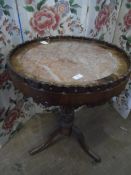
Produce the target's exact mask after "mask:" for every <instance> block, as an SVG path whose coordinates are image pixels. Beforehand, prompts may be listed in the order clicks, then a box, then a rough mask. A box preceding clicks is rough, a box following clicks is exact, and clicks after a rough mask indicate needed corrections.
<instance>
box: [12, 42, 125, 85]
mask: <svg viewBox="0 0 131 175" xmlns="http://www.w3.org/2000/svg"><path fill="white" fill-rule="evenodd" d="M12 64H13V66H14V68H15V69H16V71H17V72H19V73H22V74H24V75H26V76H27V77H29V78H33V79H37V80H39V81H42V82H47V83H54V84H60V85H81V83H82V85H86V84H89V83H90V82H93V81H95V80H99V79H102V78H104V77H107V76H110V75H111V74H116V75H118V74H120V70H122V71H121V73H124V71H125V70H127V65H126V63H125V61H124V60H123V58H122V56H120V54H119V52H118V51H116V50H114V49H111V48H109V47H104V46H103V45H101V44H96V43H87V42H83V41H79V42H78V41H61V42H59V41H56V42H50V43H47V42H44V41H43V42H37V43H33V44H29V45H27V46H26V47H23V48H22V49H18V51H17V53H15V54H14V55H13V59H12ZM121 67H124V69H121ZM119 69H120V70H119Z"/></svg>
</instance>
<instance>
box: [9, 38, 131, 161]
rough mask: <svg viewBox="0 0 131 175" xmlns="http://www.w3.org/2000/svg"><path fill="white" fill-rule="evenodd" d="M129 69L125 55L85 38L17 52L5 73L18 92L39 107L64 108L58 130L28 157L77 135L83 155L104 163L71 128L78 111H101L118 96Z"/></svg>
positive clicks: (39, 43)
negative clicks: (91, 108) (90, 108)
mask: <svg viewBox="0 0 131 175" xmlns="http://www.w3.org/2000/svg"><path fill="white" fill-rule="evenodd" d="M130 65H131V64H130V59H129V57H128V56H127V55H126V53H125V52H124V51H123V50H122V49H120V48H118V47H117V46H114V45H112V44H109V43H107V42H104V41H98V40H95V39H90V38H85V37H83V38H82V37H71V36H65V37H62V36H61V37H59V36H56V37H49V38H46V37H45V38H41V39H35V40H32V41H28V42H26V43H23V44H21V45H18V46H17V47H16V48H15V49H13V50H12V51H11V53H10V55H9V59H8V63H7V68H8V72H9V75H10V78H11V80H12V81H13V83H14V85H15V87H16V88H18V89H19V90H20V91H21V92H23V94H24V95H25V96H27V97H30V96H31V97H33V99H34V100H35V101H36V102H37V103H42V104H44V105H45V106H60V110H61V111H60V120H59V127H58V128H56V129H55V131H53V132H52V134H51V135H49V137H48V138H47V141H44V142H43V143H42V144H40V145H38V146H36V147H35V148H33V149H31V150H30V151H29V153H30V154H31V155H34V154H36V153H38V152H40V151H42V150H44V149H46V148H47V147H48V146H50V145H51V144H52V143H53V142H54V141H55V139H56V138H57V136H58V135H65V136H71V135H73V136H74V137H75V138H76V139H77V141H78V142H79V144H80V146H81V147H82V149H83V150H84V151H85V152H86V153H87V154H88V155H89V156H90V157H92V158H93V160H95V161H96V162H100V161H101V158H100V157H99V156H98V155H96V154H95V153H94V152H93V151H92V150H91V149H90V148H89V147H88V146H87V144H86V142H85V137H84V135H83V133H82V132H81V131H80V130H79V129H78V128H77V127H76V126H74V124H73V122H74V109H76V108H78V107H79V106H82V105H87V106H96V105H100V104H103V103H105V102H107V101H109V100H110V99H111V98H112V97H113V96H116V95H119V94H120V93H121V91H122V90H123V89H124V88H125V85H126V83H127V81H128V79H129V76H130Z"/></svg>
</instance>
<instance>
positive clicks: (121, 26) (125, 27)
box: [113, 0, 131, 118]
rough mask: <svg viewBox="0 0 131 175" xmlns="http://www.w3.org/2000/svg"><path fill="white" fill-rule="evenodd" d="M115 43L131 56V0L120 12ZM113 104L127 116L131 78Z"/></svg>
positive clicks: (129, 107) (130, 101) (124, 3)
mask: <svg viewBox="0 0 131 175" xmlns="http://www.w3.org/2000/svg"><path fill="white" fill-rule="evenodd" d="M115 33H117V35H114V40H113V43H114V44H117V45H118V46H119V47H121V48H123V49H124V50H125V51H126V52H127V54H128V55H129V56H131V0H124V1H123V3H122V6H121V9H120V12H119V17H118V20H117V25H116V31H115ZM113 104H114V106H115V108H116V110H117V111H118V112H119V113H120V114H121V115H122V116H123V117H124V118H127V117H128V114H129V112H130V110H131V79H130V81H129V82H128V84H127V86H126V89H125V91H123V92H122V93H121V95H120V96H119V97H115V98H114V100H113Z"/></svg>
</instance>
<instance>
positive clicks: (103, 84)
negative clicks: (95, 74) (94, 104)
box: [7, 36, 131, 93]
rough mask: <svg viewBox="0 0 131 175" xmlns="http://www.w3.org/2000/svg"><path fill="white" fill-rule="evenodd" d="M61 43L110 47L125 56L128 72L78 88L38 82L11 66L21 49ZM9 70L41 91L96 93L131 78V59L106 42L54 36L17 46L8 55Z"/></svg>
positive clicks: (76, 86)
mask: <svg viewBox="0 0 131 175" xmlns="http://www.w3.org/2000/svg"><path fill="white" fill-rule="evenodd" d="M43 40H44V41H47V42H50V41H60V40H63V41H64V40H68V41H69V40H71V41H72V40H80V41H85V42H88V43H89V42H92V43H98V44H102V45H104V46H103V47H110V48H114V49H115V50H117V51H119V52H120V53H121V54H122V55H124V58H125V61H126V62H127V65H128V70H127V72H126V73H125V74H124V75H121V76H119V77H115V76H114V75H113V74H112V75H110V76H107V77H105V78H102V79H100V80H96V81H95V83H90V84H87V85H84V86H78V85H73V86H72V85H65V86H63V85H59V84H54V83H53V84H51V83H49V82H41V81H38V80H34V79H31V78H29V77H27V76H23V75H22V74H20V73H18V72H16V71H15V70H14V69H13V67H12V65H11V56H12V55H13V54H14V53H15V52H16V51H17V50H18V49H19V48H22V47H24V46H26V45H28V44H30V43H33V42H34V43H35V42H40V41H43ZM7 70H10V71H11V72H12V73H13V74H14V75H15V76H16V77H17V78H18V79H20V80H24V82H25V83H27V84H29V85H30V86H32V87H34V88H36V89H39V90H45V91H48V92H63V93H71V92H75V93H83V92H87V91H88V92H94V91H101V90H105V89H107V88H110V87H114V86H116V85H118V84H119V83H120V82H121V81H124V80H126V79H128V78H129V76H130V73H131V60H130V57H129V56H128V55H127V53H126V52H125V51H124V50H123V49H121V48H119V47H118V46H116V45H113V44H111V43H108V42H106V41H100V40H98V39H93V38H87V37H76V36H52V37H43V38H36V39H33V40H30V41H26V42H24V43H22V44H19V45H17V46H16V47H15V48H14V49H12V50H11V52H10V53H9V55H8V59H7Z"/></svg>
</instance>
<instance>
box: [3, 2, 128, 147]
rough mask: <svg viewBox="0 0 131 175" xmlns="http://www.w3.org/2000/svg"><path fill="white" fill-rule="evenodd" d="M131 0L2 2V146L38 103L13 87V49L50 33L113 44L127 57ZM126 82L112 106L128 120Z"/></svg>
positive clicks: (40, 110) (50, 34)
mask: <svg viewBox="0 0 131 175" xmlns="http://www.w3.org/2000/svg"><path fill="white" fill-rule="evenodd" d="M130 29H131V1H130V0H123V1H122V0H21V1H20V0H13V1H10V0H0V147H1V146H2V145H4V143H6V142H7V141H8V140H9V138H10V137H11V136H12V135H13V134H14V133H15V132H16V131H17V130H18V129H20V128H21V127H22V125H23V124H24V123H25V122H26V121H27V120H29V119H30V118H31V117H32V116H33V115H34V114H35V113H37V112H43V111H44V110H45V109H47V108H45V107H44V106H42V105H37V104H36V103H34V101H33V99H32V98H28V99H25V98H24V97H23V95H22V94H21V93H20V92H19V91H18V90H16V89H15V88H14V86H13V84H12V82H11V81H10V80H9V77H8V74H7V71H6V60H7V57H8V54H9V52H10V50H11V49H12V48H14V47H15V46H16V45H17V44H19V43H22V42H24V41H27V40H31V39H33V38H38V37H43V36H53V35H75V36H88V37H93V38H98V39H100V40H105V41H108V42H111V43H112V42H113V43H114V44H116V45H118V46H120V47H122V48H123V49H125V50H126V52H127V53H128V54H131V32H130V31H131V30H130ZM130 88H131V83H130V82H129V83H128V85H127V87H126V89H125V91H124V92H122V94H121V95H120V96H119V97H115V98H113V105H114V107H115V108H116V110H117V111H118V112H119V113H120V114H121V115H122V116H123V117H127V116H128V114H129V112H130V108H131V101H130V94H131V92H130Z"/></svg>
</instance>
